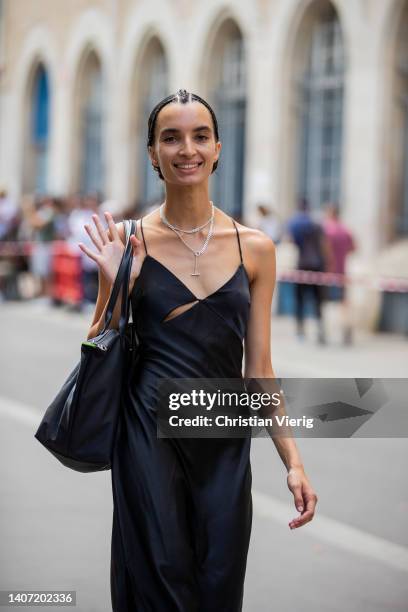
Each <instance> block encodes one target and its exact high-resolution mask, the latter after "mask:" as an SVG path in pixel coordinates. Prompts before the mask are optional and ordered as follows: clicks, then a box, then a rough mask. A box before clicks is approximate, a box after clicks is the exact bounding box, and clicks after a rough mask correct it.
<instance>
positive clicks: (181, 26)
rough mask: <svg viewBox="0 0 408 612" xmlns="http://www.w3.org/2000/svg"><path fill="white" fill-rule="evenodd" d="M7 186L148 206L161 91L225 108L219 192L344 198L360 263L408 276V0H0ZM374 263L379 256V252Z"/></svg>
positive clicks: (285, 201)
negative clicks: (149, 146) (150, 144)
mask: <svg viewBox="0 0 408 612" xmlns="http://www.w3.org/2000/svg"><path fill="white" fill-rule="evenodd" d="M0 7H1V8H0V122H1V123H0V128H1V133H0V184H3V185H4V186H6V187H7V188H8V190H9V191H10V192H11V193H12V194H13V196H15V197H19V196H20V195H21V194H22V193H24V192H33V191H37V192H50V193H55V194H67V193H70V192H75V191H96V190H97V191H100V192H101V193H102V194H103V195H104V196H105V197H106V198H114V199H119V200H120V201H123V202H134V201H137V202H140V203H142V204H146V203H148V202H150V201H155V200H157V198H159V197H160V195H161V185H160V182H158V179H157V175H155V174H154V173H153V171H152V170H151V168H150V164H149V162H148V160H147V157H146V148H145V141H146V119H147V114H148V112H149V110H150V109H151V108H152V106H153V104H154V103H155V102H156V101H157V100H158V99H160V98H161V97H164V95H167V94H168V93H170V92H174V91H176V90H177V89H178V88H180V87H184V88H186V89H188V90H191V91H194V92H197V93H199V94H200V95H201V96H203V97H205V98H206V99H208V101H209V102H210V103H212V104H213V105H214V107H215V110H216V112H217V113H218V116H219V120H220V124H221V125H220V127H221V139H222V142H223V153H222V158H221V162H220V169H219V171H218V172H217V175H216V176H215V177H214V179H213V197H214V200H215V201H216V202H217V203H218V204H219V205H220V206H221V207H223V208H224V209H225V210H227V211H228V212H229V213H231V214H233V215H235V216H243V218H244V219H246V220H249V221H250V220H251V218H252V217H253V213H254V211H255V207H256V205H257V203H258V202H259V201H262V202H266V203H270V204H272V205H273V207H274V208H275V209H276V210H277V211H278V213H279V214H280V215H281V216H282V218H283V219H286V218H287V217H288V216H289V215H290V214H291V213H292V212H293V210H294V208H295V207H296V201H297V199H298V198H299V197H300V196H304V197H307V198H308V199H309V201H310V203H311V205H312V207H313V208H314V209H315V210H316V209H319V208H321V207H322V205H323V204H324V203H325V202H326V201H329V200H336V201H338V202H339V203H340V206H341V211H342V217H343V219H344V220H345V221H346V222H347V223H348V224H349V225H350V226H351V227H352V228H353V231H354V233H355V234H356V238H357V242H358V245H359V255H358V256H359V258H360V262H362V263H361V265H362V266H363V268H362V269H365V270H367V269H370V265H371V266H374V267H375V268H376V270H380V271H381V272H383V273H384V274H385V273H387V274H394V275H399V276H404V275H405V276H408V243H407V237H408V36H407V32H408V0H387V1H385V2H384V0H353V1H352V2H351V1H350V0H332V1H329V0H234V1H232V0H225V1H224V0H205V1H204V0H197V1H196V2H191V1H188V0H93V1H90V0H70V1H69V2H62V1H61V0H36V1H35V2H26V1H24V0H0ZM370 262H371V263H370Z"/></svg>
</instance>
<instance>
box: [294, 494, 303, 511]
mask: <svg viewBox="0 0 408 612" xmlns="http://www.w3.org/2000/svg"><path fill="white" fill-rule="evenodd" d="M294 497H295V506H296V510H297V511H298V512H303V498H302V495H301V492H300V491H297V492H296V493H294Z"/></svg>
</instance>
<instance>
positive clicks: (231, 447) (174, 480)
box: [111, 222, 252, 612]
mask: <svg viewBox="0 0 408 612" xmlns="http://www.w3.org/2000/svg"><path fill="white" fill-rule="evenodd" d="M234 226H235V230H236V235H237V239H238V248H239V253H240V258H241V263H240V265H239V266H238V268H237V269H236V271H235V273H234V274H233V276H232V277H231V278H229V279H228V280H227V281H226V282H225V283H224V284H223V285H222V286H221V287H219V289H217V291H215V292H214V293H212V294H211V295H209V296H207V297H206V298H205V299H200V300H198V301H197V303H196V304H195V305H194V306H192V307H190V308H189V309H188V310H186V311H184V312H182V314H178V315H176V316H175V317H174V318H171V319H169V320H167V321H165V322H164V321H163V320H164V319H165V318H166V315H167V314H168V313H170V312H171V311H172V310H173V309H175V308H176V307H178V306H180V305H182V304H187V303H190V302H193V301H195V300H197V298H196V297H195V296H194V294H193V293H192V292H191V291H190V289H188V288H187V287H186V286H185V285H184V283H183V282H182V281H181V280H180V279H178V278H177V276H175V275H174V274H173V273H172V272H171V271H170V270H168V269H167V268H166V267H165V266H164V265H163V264H162V263H160V262H159V261H158V260H156V259H155V258H154V257H151V256H150V255H149V254H148V250H147V248H146V241H145V237H144V234H143V224H142V222H141V230H142V236H143V241H144V245H145V249H146V257H145V259H144V261H143V264H142V269H141V272H140V275H139V277H138V278H137V279H136V282H135V285H134V289H133V291H132V305H133V306H134V312H135V313H136V316H135V322H136V328H137V332H138V335H139V337H140V340H141V347H142V352H141V354H142V358H141V359H142V360H141V364H140V367H138V370H137V375H136V377H135V380H134V384H132V386H131V389H130V392H129V397H130V399H129V402H128V405H126V406H124V409H123V413H122V418H121V422H120V425H119V429H118V436H117V441H116V444H115V451H114V456H113V462H112V490H113V502H114V512H113V528H112V550H111V553H112V557H111V594H112V607H113V610H114V612H239V611H241V610H242V599H243V589H244V578H245V569H246V561H247V553H248V546H249V539H250V532H251V523H252V498H251V480H252V477H251V465H250V442H251V439H250V437H247V438H229V439H228V438H223V439H220V438H204V439H203V438H194V439H192V438H182V439H180V438H179V439H174V438H173V439H169V438H167V439H165V438H158V437H157V423H156V412H155V408H154V406H155V399H156V390H157V383H158V379H160V378H196V377H197V378H202V377H205V378H223V377H228V378H242V358H243V338H244V336H245V331H246V326H247V321H248V315H249V308H250V292H249V281H248V276H247V273H246V270H245V267H244V264H243V260H242V251H241V244H240V239H239V232H238V229H237V227H236V225H235V223H234Z"/></svg>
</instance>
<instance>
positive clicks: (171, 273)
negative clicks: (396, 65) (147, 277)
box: [135, 253, 249, 302]
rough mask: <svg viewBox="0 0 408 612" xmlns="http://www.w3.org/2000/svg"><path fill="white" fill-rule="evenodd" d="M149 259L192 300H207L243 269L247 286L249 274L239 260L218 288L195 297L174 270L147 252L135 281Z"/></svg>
mask: <svg viewBox="0 0 408 612" xmlns="http://www.w3.org/2000/svg"><path fill="white" fill-rule="evenodd" d="M146 259H147V260H150V261H152V262H154V263H156V264H157V265H158V266H160V267H161V268H162V269H163V270H165V271H166V272H167V273H168V274H170V276H171V277H172V278H174V280H176V281H177V282H178V283H179V285H181V287H183V288H184V289H185V290H186V291H187V292H188V293H189V294H190V296H192V297H193V298H194V300H197V301H198V302H204V301H206V300H209V299H210V298H212V297H214V296H215V295H217V294H218V293H219V292H220V291H222V290H223V289H225V288H226V287H227V286H228V285H229V284H230V283H232V281H233V280H234V279H235V277H236V276H237V275H238V273H239V272H240V271H241V270H243V271H244V272H245V276H246V279H247V282H248V287H249V276H248V272H247V271H246V268H245V266H244V263H243V262H242V261H241V263H240V264H239V265H238V266H237V268H236V270H235V272H234V273H233V274H232V276H230V277H229V278H228V279H227V280H226V281H225V282H224V283H223V284H222V285H221V286H220V287H218V289H216V290H215V291H212V292H211V293H209V294H208V295H206V296H205V297H204V298H199V297H197V296H196V295H195V294H194V293H193V291H192V290H191V289H190V288H189V287H187V285H186V284H185V283H184V282H183V281H182V280H181V279H180V278H179V277H178V276H177V275H176V274H174V272H172V271H171V270H170V268H168V267H167V266H165V265H164V264H163V263H162V262H161V261H159V260H158V259H156V258H155V257H153V256H152V255H149V253H146V255H145V257H144V259H143V262H142V266H141V268H140V272H139V275H138V277H137V278H136V281H135V283H137V281H138V279H139V278H140V277H141V275H142V271H143V269H144V265H145V261H146Z"/></svg>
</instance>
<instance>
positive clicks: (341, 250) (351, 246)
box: [323, 203, 356, 345]
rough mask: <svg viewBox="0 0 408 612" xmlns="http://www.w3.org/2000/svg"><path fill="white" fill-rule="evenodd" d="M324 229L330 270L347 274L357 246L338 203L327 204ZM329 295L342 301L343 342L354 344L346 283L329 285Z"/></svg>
mask: <svg viewBox="0 0 408 612" xmlns="http://www.w3.org/2000/svg"><path fill="white" fill-rule="evenodd" d="M323 230H324V233H325V235H326V237H327V240H328V242H329V245H330V251H331V258H330V272H335V273H336V274H345V269H346V259H347V256H348V255H349V253H352V252H353V251H355V248H356V246H355V241H354V238H353V235H352V233H351V232H350V230H349V229H348V228H347V227H346V226H345V225H344V224H343V223H342V222H341V221H340V219H339V207H338V205H337V204H334V203H329V204H327V205H326V207H325V217H324V220H323ZM327 297H328V299H329V300H331V301H335V302H340V304H341V316H342V331H343V343H344V344H345V345H350V344H352V339H353V332H352V324H351V313H350V309H349V304H348V301H347V291H346V287H345V285H343V286H332V287H328V293H327Z"/></svg>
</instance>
